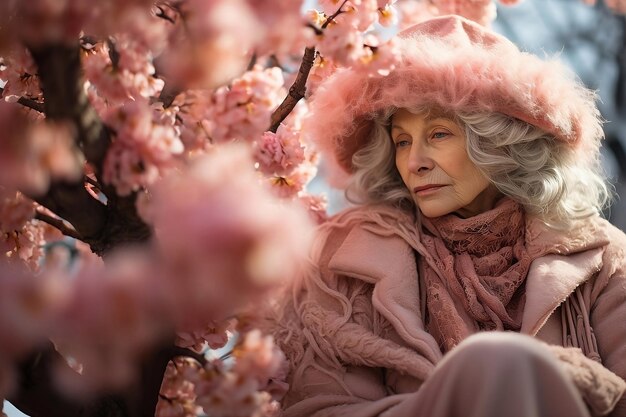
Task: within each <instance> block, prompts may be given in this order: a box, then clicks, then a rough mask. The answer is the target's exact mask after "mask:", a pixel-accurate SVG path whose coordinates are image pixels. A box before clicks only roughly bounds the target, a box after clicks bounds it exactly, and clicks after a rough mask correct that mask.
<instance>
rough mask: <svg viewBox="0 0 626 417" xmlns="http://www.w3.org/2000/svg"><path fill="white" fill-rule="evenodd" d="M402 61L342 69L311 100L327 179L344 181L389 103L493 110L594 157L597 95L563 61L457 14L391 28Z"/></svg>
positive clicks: (309, 128)
mask: <svg viewBox="0 0 626 417" xmlns="http://www.w3.org/2000/svg"><path fill="white" fill-rule="evenodd" d="M398 39H399V44H400V45H399V47H400V51H401V60H400V62H399V63H398V64H397V65H396V69H395V70H393V71H392V72H391V73H390V74H389V75H387V76H382V75H367V74H365V73H362V72H359V71H357V70H354V69H350V68H348V69H341V70H339V71H337V72H336V73H335V74H333V75H332V76H331V77H330V78H329V79H327V80H325V81H324V82H323V83H322V84H321V85H320V86H319V87H318V89H317V91H316V92H315V93H314V94H313V96H312V98H311V100H310V113H309V115H308V116H307V118H306V119H305V122H304V123H305V124H304V128H303V132H305V134H306V135H307V136H308V137H309V138H310V139H311V140H312V141H313V143H315V144H316V145H317V146H318V147H319V149H320V150H321V152H322V153H323V154H324V156H325V157H326V162H327V164H328V165H329V169H330V181H331V183H333V184H334V185H343V184H345V181H346V180H347V179H348V178H349V176H350V174H351V173H352V171H353V168H352V155H353V154H354V152H355V151H356V150H357V149H358V148H359V147H360V146H362V145H363V143H364V142H365V141H366V140H367V135H368V133H369V131H370V128H371V124H372V119H374V118H375V117H376V114H377V113H378V112H380V111H382V110H383V109H386V108H389V107H390V106H394V107H398V108H403V107H415V106H417V105H420V104H428V105H438V106H440V107H442V108H444V109H449V110H451V111H463V112H499V113H504V114H506V115H509V116H512V117H515V118H517V119H520V120H523V121H525V122H527V123H530V124H533V125H535V126H537V127H539V128H542V129H544V130H545V131H547V132H549V133H551V134H553V135H554V136H555V137H556V138H557V139H559V140H562V141H564V142H567V143H569V144H571V145H572V146H573V147H575V148H577V150H580V151H581V152H583V154H585V155H586V157H592V158H595V157H596V156H597V154H598V151H599V146H600V140H601V139H602V138H603V132H602V122H601V118H600V113H599V111H598V109H597V107H596V104H595V101H596V94H595V93H594V92H593V91H591V90H588V89H587V88H585V87H584V86H583V85H582V84H581V83H580V82H579V81H578V80H577V79H576V77H575V76H574V74H573V73H572V72H571V71H570V70H568V69H567V68H566V67H565V66H564V65H562V64H561V63H560V62H558V61H556V60H552V61H543V60H541V59H539V58H538V57H536V56H535V55H532V54H529V53H525V52H521V51H520V50H519V49H518V48H517V47H516V46H515V45H514V44H513V43H512V42H510V41H509V40H507V39H506V38H504V37H503V36H500V35H498V34H496V33H494V32H492V31H490V30H489V29H487V28H485V27H483V26H481V25H479V24H477V23H474V22H472V21H469V20H467V19H464V18H462V17H459V16H442V17H438V18H434V19H431V20H428V21H426V22H423V23H420V24H418V25H415V26H413V27H411V28H409V29H407V30H405V31H403V32H401V33H400V34H399V35H398Z"/></svg>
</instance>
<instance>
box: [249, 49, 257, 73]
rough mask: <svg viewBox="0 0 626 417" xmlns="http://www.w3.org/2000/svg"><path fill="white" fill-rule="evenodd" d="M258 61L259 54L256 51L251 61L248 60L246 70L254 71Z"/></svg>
mask: <svg viewBox="0 0 626 417" xmlns="http://www.w3.org/2000/svg"><path fill="white" fill-rule="evenodd" d="M256 61H257V55H256V52H255V53H253V54H252V57H250V62H248V67H247V68H246V71H252V69H253V68H254V66H255V65H256Z"/></svg>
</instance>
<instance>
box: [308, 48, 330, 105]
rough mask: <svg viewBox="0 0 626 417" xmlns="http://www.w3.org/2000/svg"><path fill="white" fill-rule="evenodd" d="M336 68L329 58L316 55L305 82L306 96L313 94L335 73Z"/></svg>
mask: <svg viewBox="0 0 626 417" xmlns="http://www.w3.org/2000/svg"><path fill="white" fill-rule="evenodd" d="M337 68H338V67H337V65H336V64H335V63H334V62H333V61H332V60H331V59H330V58H329V57H323V56H322V55H320V54H317V56H316V57H315V62H314V64H313V68H311V72H310V73H309V78H308V80H307V95H311V94H314V93H315V90H317V86H319V85H320V84H321V83H322V81H324V80H326V79H327V78H328V77H330V76H331V75H332V74H333V73H334V72H335V71H337Z"/></svg>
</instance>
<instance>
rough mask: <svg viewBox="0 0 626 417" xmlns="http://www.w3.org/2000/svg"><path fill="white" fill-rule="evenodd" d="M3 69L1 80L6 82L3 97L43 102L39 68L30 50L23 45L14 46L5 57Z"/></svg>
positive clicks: (0, 72) (0, 74) (0, 75)
mask: <svg viewBox="0 0 626 417" xmlns="http://www.w3.org/2000/svg"><path fill="white" fill-rule="evenodd" d="M0 67H2V68H3V70H2V71H0V78H1V79H3V80H5V81H6V85H5V86H4V93H3V97H4V98H5V100H11V101H14V100H16V99H17V98H19V97H28V98H31V99H33V100H38V101H41V100H42V99H43V95H42V92H41V88H40V87H39V77H38V76H37V72H38V71H37V68H36V66H35V63H34V61H33V58H32V57H31V55H30V53H29V52H28V49H26V48H25V47H24V46H22V45H14V46H13V48H12V49H11V50H10V52H9V53H8V54H7V55H4V57H3V63H2V65H0Z"/></svg>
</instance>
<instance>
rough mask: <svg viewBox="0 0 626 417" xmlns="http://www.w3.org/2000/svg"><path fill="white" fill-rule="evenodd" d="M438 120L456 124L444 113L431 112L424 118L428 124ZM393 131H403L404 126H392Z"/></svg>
mask: <svg viewBox="0 0 626 417" xmlns="http://www.w3.org/2000/svg"><path fill="white" fill-rule="evenodd" d="M438 119H445V120H449V121H451V122H453V123H454V119H453V118H451V117H450V116H448V115H446V114H444V113H434V112H431V113H429V114H428V116H426V117H424V121H426V122H432V121H433V120H438ZM393 129H402V126H399V125H396V124H392V125H391V127H390V130H393Z"/></svg>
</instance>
